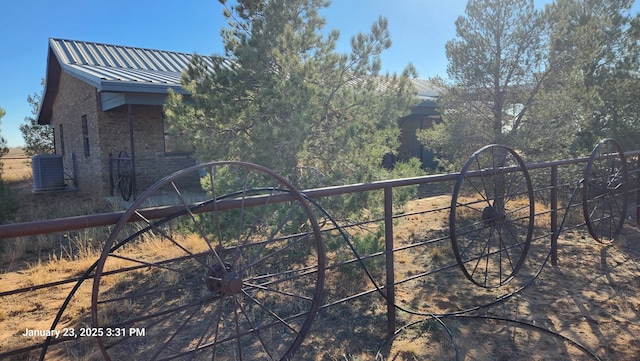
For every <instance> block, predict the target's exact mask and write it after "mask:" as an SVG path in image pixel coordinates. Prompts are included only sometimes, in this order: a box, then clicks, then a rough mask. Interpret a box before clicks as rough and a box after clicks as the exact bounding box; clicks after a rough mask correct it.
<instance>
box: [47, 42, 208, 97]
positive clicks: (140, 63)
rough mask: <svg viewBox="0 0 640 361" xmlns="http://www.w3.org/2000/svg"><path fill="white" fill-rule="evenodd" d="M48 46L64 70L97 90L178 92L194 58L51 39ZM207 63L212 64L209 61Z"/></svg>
mask: <svg viewBox="0 0 640 361" xmlns="http://www.w3.org/2000/svg"><path fill="white" fill-rule="evenodd" d="M49 47H50V49H51V51H52V52H53V54H54V55H55V57H56V59H57V60H58V62H59V64H60V66H61V67H62V69H64V70H65V71H67V72H69V73H71V74H73V75H74V76H76V77H78V78H80V79H81V80H84V81H86V82H88V83H89V84H91V85H93V86H95V87H96V88H97V89H98V91H128V92H146V93H148V92H158V93H166V92H167V89H168V88H175V89H178V90H179V89H180V77H181V75H182V71H184V70H186V69H187V67H188V65H189V64H190V62H191V59H192V58H193V54H187V53H179V52H172V51H164V50H154V49H144V48H136V47H129V46H120V45H109V44H101V43H93V42H85V41H76V40H64V39H49ZM205 61H208V62H209V63H210V64H209V65H213V64H211V60H210V59H209V58H206V57H205ZM143 85H146V86H143ZM156 87H157V89H155V88H156ZM154 89H155V90H154Z"/></svg>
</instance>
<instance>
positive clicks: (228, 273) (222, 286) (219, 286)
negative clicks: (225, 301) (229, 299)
mask: <svg viewBox="0 0 640 361" xmlns="http://www.w3.org/2000/svg"><path fill="white" fill-rule="evenodd" d="M207 276H208V277H207V281H206V286H207V289H208V290H209V291H210V292H212V293H216V294H224V295H226V296H232V295H237V294H238V293H240V292H241V291H242V277H241V276H240V275H239V274H238V272H236V271H234V270H233V268H232V266H231V265H230V264H228V263H225V264H224V266H222V265H221V264H220V263H216V264H215V265H213V267H211V269H210V270H209V274H208V275H207Z"/></svg>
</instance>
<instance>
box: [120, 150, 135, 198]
mask: <svg viewBox="0 0 640 361" xmlns="http://www.w3.org/2000/svg"><path fill="white" fill-rule="evenodd" d="M117 172H118V173H117V176H118V181H117V187H118V190H119V191H120V196H121V197H122V199H124V200H125V201H128V200H129V199H131V193H132V190H133V175H132V174H133V164H132V162H131V159H130V158H129V154H127V152H126V151H124V150H122V151H120V153H119V154H118V166H117Z"/></svg>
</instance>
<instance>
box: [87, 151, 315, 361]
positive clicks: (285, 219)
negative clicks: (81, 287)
mask: <svg viewBox="0 0 640 361" xmlns="http://www.w3.org/2000/svg"><path fill="white" fill-rule="evenodd" d="M159 205H163V206H161V207H160V206H159ZM152 206H154V208H149V207H152ZM160 216H162V217H161V218H159V217H160ZM134 219H135V220H139V222H137V223H136V224H137V225H138V226H137V228H135V227H134V226H133V225H132V224H127V222H128V221H130V220H134ZM123 243H126V244H124V245H123V246H122V247H114V245H116V244H123ZM324 272H325V258H324V251H323V246H322V240H321V234H320V229H319V227H318V224H317V222H316V219H315V216H314V214H313V213H312V209H311V208H310V206H309V204H308V202H307V201H306V200H305V199H304V197H303V195H302V194H301V193H300V192H299V191H297V190H296V189H295V188H294V187H293V186H292V185H291V184H290V183H289V182H288V181H286V180H285V179H284V178H282V177H281V176H279V175H277V174H275V173H273V172H272V171H270V170H268V169H266V168H263V167H261V166H257V165H254V164H248V163H241V162H216V163H207V164H202V165H197V166H194V167H191V168H187V169H185V170H183V171H180V172H177V173H175V174H173V175H171V176H168V177H166V178H164V179H163V180H161V181H159V182H158V183H156V184H155V185H154V186H152V187H151V188H149V189H148V190H147V191H146V192H145V193H143V194H142V195H141V196H140V197H139V199H137V200H136V201H135V202H134V204H133V205H132V206H131V207H130V208H129V209H128V210H127V212H126V213H125V214H123V216H122V217H121V219H120V220H119V222H118V223H117V224H116V226H115V228H114V229H113V231H112V234H111V235H110V237H109V239H108V240H107V243H106V244H105V247H104V251H103V252H102V254H101V257H100V259H99V261H98V264H97V267H96V271H95V278H94V284H93V291H92V302H91V307H92V309H91V316H92V322H93V327H94V328H95V329H96V332H97V333H98V334H97V335H96V336H98V338H97V341H98V345H99V347H100V350H101V352H102V353H103V355H104V357H105V358H106V359H107V360H119V359H125V358H126V359H136V360H165V359H178V358H179V359H189V360H200V359H206V360H230V359H234V360H255V359H262V360H286V359H289V358H290V357H291V356H292V355H293V353H294V352H295V351H296V350H297V349H298V348H299V346H300V345H301V343H302V341H303V339H304V337H305V335H306V334H307V332H308V331H309V328H310V327H311V324H312V322H313V319H314V317H315V315H316V312H317V310H318V308H319V306H320V304H321V294H322V290H323V285H324Z"/></svg>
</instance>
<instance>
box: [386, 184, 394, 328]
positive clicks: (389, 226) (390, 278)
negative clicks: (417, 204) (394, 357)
mask: <svg viewBox="0 0 640 361" xmlns="http://www.w3.org/2000/svg"><path fill="white" fill-rule="evenodd" d="M384 241H385V259H386V273H387V281H386V286H385V288H384V290H385V294H386V296H387V332H388V333H389V335H393V334H394V333H395V332H396V308H395V303H396V296H395V275H394V268H393V188H392V187H385V188H384Z"/></svg>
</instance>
